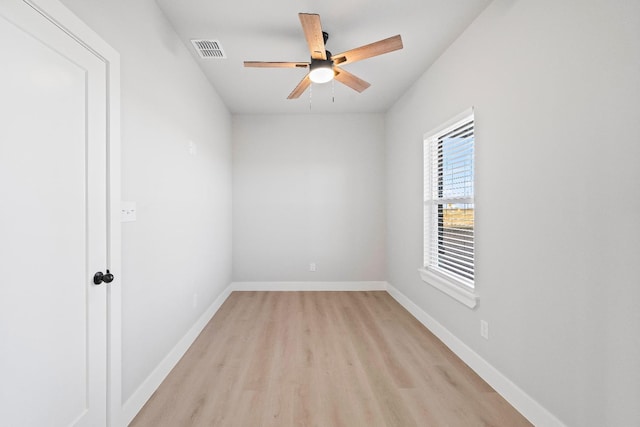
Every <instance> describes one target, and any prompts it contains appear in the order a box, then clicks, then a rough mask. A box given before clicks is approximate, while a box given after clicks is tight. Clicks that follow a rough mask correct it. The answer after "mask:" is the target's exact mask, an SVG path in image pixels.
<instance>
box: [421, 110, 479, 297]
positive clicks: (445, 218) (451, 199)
mask: <svg viewBox="0 0 640 427" xmlns="http://www.w3.org/2000/svg"><path fill="white" fill-rule="evenodd" d="M473 124H474V118H473V114H472V115H471V116H468V117H466V118H465V119H463V120H461V121H458V122H456V123H455V124H453V125H451V126H449V127H447V128H446V129H444V130H443V131H441V132H438V133H436V134H435V135H433V136H431V137H429V138H427V139H426V140H425V147H424V148H425V150H424V154H425V206H424V207H425V209H424V212H425V222H424V223H425V251H424V254H425V268H427V269H428V270H431V271H434V272H437V273H440V274H444V275H446V276H448V277H449V278H452V279H454V280H455V281H456V282H459V283H462V284H463V285H466V286H469V287H473V286H474V214H475V211H474V133H473Z"/></svg>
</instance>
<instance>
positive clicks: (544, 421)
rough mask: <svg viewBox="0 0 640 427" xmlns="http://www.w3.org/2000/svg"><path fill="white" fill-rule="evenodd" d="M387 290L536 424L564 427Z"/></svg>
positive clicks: (405, 300)
mask: <svg viewBox="0 0 640 427" xmlns="http://www.w3.org/2000/svg"><path fill="white" fill-rule="evenodd" d="M387 292H388V293H389V295H391V296H392V297H393V298H394V299H395V300H396V301H398V302H399V303H400V305H402V306H403V307H404V308H405V309H406V310H407V311H408V312H409V313H411V314H412V315H413V317H415V318H416V319H418V321H419V322H420V323H422V324H423V325H424V326H425V327H426V328H427V329H429V330H430V331H431V332H433V334H434V335H435V336H437V337H438V338H439V339H440V341H442V342H443V343H444V344H445V345H446V346H447V347H449V349H451V351H453V352H454V353H455V354H456V355H457V356H458V357H459V358H460V359H462V361H464V363H466V364H467V365H469V367H470V368H471V369H473V370H474V371H475V372H476V373H477V374H478V375H479V376H480V377H481V378H482V379H483V380H485V381H486V382H487V383H488V384H489V385H490V386H491V387H493V388H494V390H496V391H497V392H498V393H499V394H500V395H501V396H502V397H504V398H505V400H506V401H507V402H509V403H510V404H511V405H512V406H513V407H514V408H516V409H517V410H518V411H519V412H520V413H521V414H522V415H523V416H524V417H525V418H527V419H528V420H529V421H530V422H531V423H533V425H536V426H544V427H565V425H564V424H563V423H562V422H561V421H560V420H558V419H557V418H556V417H555V416H554V415H553V414H551V413H550V412H549V411H547V410H546V409H545V408H544V407H543V406H542V405H540V404H539V403H538V402H537V401H535V400H534V399H533V398H532V397H531V396H529V395H528V394H527V393H525V392H524V391H523V390H522V389H521V388H519V387H518V386H517V385H515V384H514V383H513V382H512V381H511V380H509V378H507V377H505V376H504V375H503V374H502V373H501V372H500V371H498V370H497V369H496V368H494V367H493V366H491V365H490V364H489V363H488V362H487V361H486V360H484V359H483V358H482V357H480V355H479V354H478V353H476V352H475V351H473V350H472V349H471V348H470V347H469V346H467V345H466V344H465V343H464V342H462V341H461V340H460V339H459V338H457V337H456V336H455V335H453V334H452V333H451V332H449V330H448V329H446V328H445V327H444V326H442V324H440V323H439V322H438V321H437V320H435V319H434V318H433V317H431V316H429V315H428V314H427V313H426V312H425V311H424V310H422V309H421V308H420V307H418V306H417V305H416V304H414V303H413V301H411V300H410V299H409V298H407V296H406V295H404V294H403V293H402V292H400V291H399V290H398V289H396V288H394V287H393V286H392V285H391V284H389V283H387Z"/></svg>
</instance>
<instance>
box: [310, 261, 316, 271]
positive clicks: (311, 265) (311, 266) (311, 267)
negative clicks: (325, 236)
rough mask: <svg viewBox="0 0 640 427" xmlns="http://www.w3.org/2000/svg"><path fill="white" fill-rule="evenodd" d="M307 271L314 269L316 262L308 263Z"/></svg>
mask: <svg viewBox="0 0 640 427" xmlns="http://www.w3.org/2000/svg"><path fill="white" fill-rule="evenodd" d="M309 271H316V263H315V262H312V263H311V264H309Z"/></svg>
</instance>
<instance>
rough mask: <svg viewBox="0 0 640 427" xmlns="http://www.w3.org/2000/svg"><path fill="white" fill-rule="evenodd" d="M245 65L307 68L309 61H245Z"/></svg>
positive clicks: (253, 66)
mask: <svg viewBox="0 0 640 427" xmlns="http://www.w3.org/2000/svg"><path fill="white" fill-rule="evenodd" d="M244 66H245V67H252V68H307V67H308V66H309V63H308V62H263V61H244Z"/></svg>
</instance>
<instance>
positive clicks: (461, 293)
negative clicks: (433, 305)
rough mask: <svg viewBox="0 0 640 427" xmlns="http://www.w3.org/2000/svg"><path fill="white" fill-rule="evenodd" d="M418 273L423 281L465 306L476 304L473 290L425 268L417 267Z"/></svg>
mask: <svg viewBox="0 0 640 427" xmlns="http://www.w3.org/2000/svg"><path fill="white" fill-rule="evenodd" d="M418 273H420V277H421V278H422V280H423V281H425V282H426V283H428V284H429V285H431V286H433V287H434V288H436V289H438V290H440V291H442V292H444V293H445V294H447V295H449V296H450V297H451V298H453V299H455V300H456V301H458V302H460V303H462V304H464V305H466V306H467V307H469V308H474V307H475V306H476V305H477V304H478V299H479V296H478V294H476V293H475V292H474V291H473V290H470V289H465V288H463V287H462V286H461V285H458V284H456V283H454V282H453V281H451V280H448V279H447V278H446V277H444V276H440V275H438V274H435V273H433V272H431V271H429V270H427V269H425V268H419V269H418Z"/></svg>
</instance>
